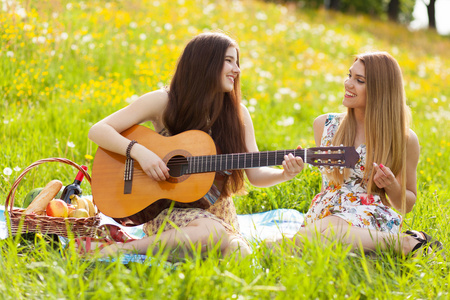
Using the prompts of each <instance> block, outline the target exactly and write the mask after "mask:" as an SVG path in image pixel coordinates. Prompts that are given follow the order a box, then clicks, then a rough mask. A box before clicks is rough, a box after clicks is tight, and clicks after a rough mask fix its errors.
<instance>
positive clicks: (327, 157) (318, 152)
mask: <svg viewBox="0 0 450 300" xmlns="http://www.w3.org/2000/svg"><path fill="white" fill-rule="evenodd" d="M358 161H359V154H358V152H356V149H355V147H344V146H331V147H314V148H308V149H307V154H306V162H307V163H309V164H311V165H314V166H330V167H343V168H353V167H355V164H356V163H357V162H358Z"/></svg>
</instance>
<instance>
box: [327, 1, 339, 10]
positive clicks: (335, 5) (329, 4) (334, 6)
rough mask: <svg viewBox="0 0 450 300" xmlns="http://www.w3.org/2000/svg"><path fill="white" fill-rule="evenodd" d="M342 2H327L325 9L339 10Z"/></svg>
mask: <svg viewBox="0 0 450 300" xmlns="http://www.w3.org/2000/svg"><path fill="white" fill-rule="evenodd" d="M340 2H341V0H325V1H324V4H325V8H326V9H332V10H339V9H340V6H341V3H340Z"/></svg>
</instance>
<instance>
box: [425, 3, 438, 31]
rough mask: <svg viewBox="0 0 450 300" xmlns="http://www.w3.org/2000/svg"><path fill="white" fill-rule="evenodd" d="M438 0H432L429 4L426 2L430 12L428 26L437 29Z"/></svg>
mask: <svg viewBox="0 0 450 300" xmlns="http://www.w3.org/2000/svg"><path fill="white" fill-rule="evenodd" d="M424 3H425V2H424ZM435 4H436V0H430V2H429V3H428V4H426V3H425V5H426V6H427V13H428V28H431V29H434V30H436V7H435Z"/></svg>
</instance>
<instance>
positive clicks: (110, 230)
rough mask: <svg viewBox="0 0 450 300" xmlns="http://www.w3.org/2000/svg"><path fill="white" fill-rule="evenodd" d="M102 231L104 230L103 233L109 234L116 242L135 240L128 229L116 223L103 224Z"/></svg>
mask: <svg viewBox="0 0 450 300" xmlns="http://www.w3.org/2000/svg"><path fill="white" fill-rule="evenodd" d="M100 231H102V232H103V235H105V236H107V237H108V238H110V239H111V240H113V241H115V242H120V243H125V242H131V241H134V240H135V239H134V238H132V237H131V236H130V235H129V234H128V233H127V232H126V231H124V230H122V228H120V227H119V226H116V225H112V224H105V225H102V226H100Z"/></svg>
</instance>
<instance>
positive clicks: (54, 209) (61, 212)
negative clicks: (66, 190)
mask: <svg viewBox="0 0 450 300" xmlns="http://www.w3.org/2000/svg"><path fill="white" fill-rule="evenodd" d="M45 211H46V213H47V216H50V217H63V218H67V216H68V215H69V209H68V207H67V204H66V202H64V201H63V200H61V199H53V200H52V201H50V202H49V203H48V205H47V208H46V210H45Z"/></svg>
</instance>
